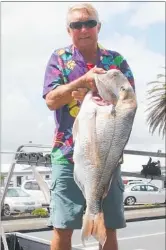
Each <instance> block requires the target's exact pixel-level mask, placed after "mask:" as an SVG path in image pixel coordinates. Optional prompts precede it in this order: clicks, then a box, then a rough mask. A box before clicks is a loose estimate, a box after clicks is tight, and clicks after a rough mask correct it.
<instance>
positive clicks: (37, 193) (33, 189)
mask: <svg viewBox="0 0 166 250" xmlns="http://www.w3.org/2000/svg"><path fill="white" fill-rule="evenodd" d="M45 182H46V183H47V185H48V188H49V189H50V186H51V180H45ZM21 188H22V189H23V190H24V191H25V192H27V193H28V194H30V195H31V196H32V197H34V199H36V198H38V200H40V201H41V203H42V206H43V207H48V206H49V204H48V203H47V202H46V199H45V196H44V194H43V192H42V190H41V189H40V187H39V184H38V183H37V181H36V180H26V181H24V182H23V183H22V185H21Z"/></svg>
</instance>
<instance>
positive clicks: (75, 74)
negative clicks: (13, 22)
mask: <svg viewBox="0 0 166 250" xmlns="http://www.w3.org/2000/svg"><path fill="white" fill-rule="evenodd" d="M98 48H99V60H98V62H97V64H96V66H97V67H100V68H103V69H105V70H109V69H119V70H121V72H122V73H123V74H124V75H125V76H126V77H127V78H128V80H129V82H130V84H131V85H132V86H133V88H134V89H135V86H134V78H133V74H132V72H131V70H130V68H129V66H128V64H127V62H126V60H125V59H124V58H123V57H122V56H121V55H120V54H119V53H117V52H115V51H111V50H106V49H104V48H102V47H101V45H98ZM88 70H89V67H87V65H86V62H85V61H84V59H83V56H82V55H81V53H80V52H79V50H78V49H77V48H75V47H74V46H73V45H70V46H68V47H66V48H61V49H58V50H55V51H54V53H53V54H52V55H51V58H50V60H49V62H48V65H47V68H46V72H45V81H44V88H43V97H44V98H45V96H46V95H47V93H48V92H49V91H51V90H53V89H55V88H56V87H58V86H60V85H62V84H70V82H71V81H73V80H76V79H77V78H79V77H80V76H82V75H84V74H85V73H86V72H87V71H88ZM79 109H80V104H79V103H78V102H77V101H75V100H73V101H71V102H70V103H69V104H67V105H64V106H63V107H61V108H60V109H58V110H55V111H54V119H55V125H56V127H55V136H54V140H53V148H52V153H51V159H52V164H53V165H61V164H62V165H65V164H71V163H73V159H72V156H73V137H72V127H73V123H74V120H75V118H76V116H77V114H78V112H79Z"/></svg>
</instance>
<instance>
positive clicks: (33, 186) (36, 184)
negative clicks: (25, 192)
mask: <svg viewBox="0 0 166 250" xmlns="http://www.w3.org/2000/svg"><path fill="white" fill-rule="evenodd" d="M31 189H32V190H40V187H39V185H38V183H37V182H32V188H31Z"/></svg>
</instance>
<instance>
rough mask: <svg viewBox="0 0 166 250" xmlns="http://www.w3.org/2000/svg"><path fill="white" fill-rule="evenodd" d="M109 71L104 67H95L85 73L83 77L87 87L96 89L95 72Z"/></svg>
mask: <svg viewBox="0 0 166 250" xmlns="http://www.w3.org/2000/svg"><path fill="white" fill-rule="evenodd" d="M106 72H107V71H106V70H104V69H102V68H97V67H94V68H92V69H90V70H89V71H88V72H87V73H86V74H85V75H83V77H82V79H83V82H84V83H85V87H86V88H88V89H91V90H92V91H96V85H95V79H94V73H97V74H105V73H106Z"/></svg>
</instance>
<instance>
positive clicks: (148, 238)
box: [27, 219, 165, 250]
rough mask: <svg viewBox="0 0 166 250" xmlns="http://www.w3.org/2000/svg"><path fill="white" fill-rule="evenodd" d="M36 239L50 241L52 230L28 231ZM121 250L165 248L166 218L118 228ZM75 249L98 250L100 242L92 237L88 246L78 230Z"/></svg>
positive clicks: (73, 244)
mask: <svg viewBox="0 0 166 250" xmlns="http://www.w3.org/2000/svg"><path fill="white" fill-rule="evenodd" d="M27 235H28V236H33V237H34V239H35V238H38V239H40V238H41V239H45V240H47V241H50V240H51V238H52V232H51V231H44V232H33V233H28V234H27ZM118 242H119V250H165V220H164V219H158V220H148V221H139V222H130V223H127V227H126V228H124V229H121V230H118ZM72 246H73V249H75V250H76V249H77V250H81V249H82V250H98V243H97V242H96V241H95V240H94V239H93V238H91V239H90V240H89V241H88V242H87V244H86V248H85V247H83V246H82V243H81V240H80V230H76V231H75V232H74V234H73V238H72Z"/></svg>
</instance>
